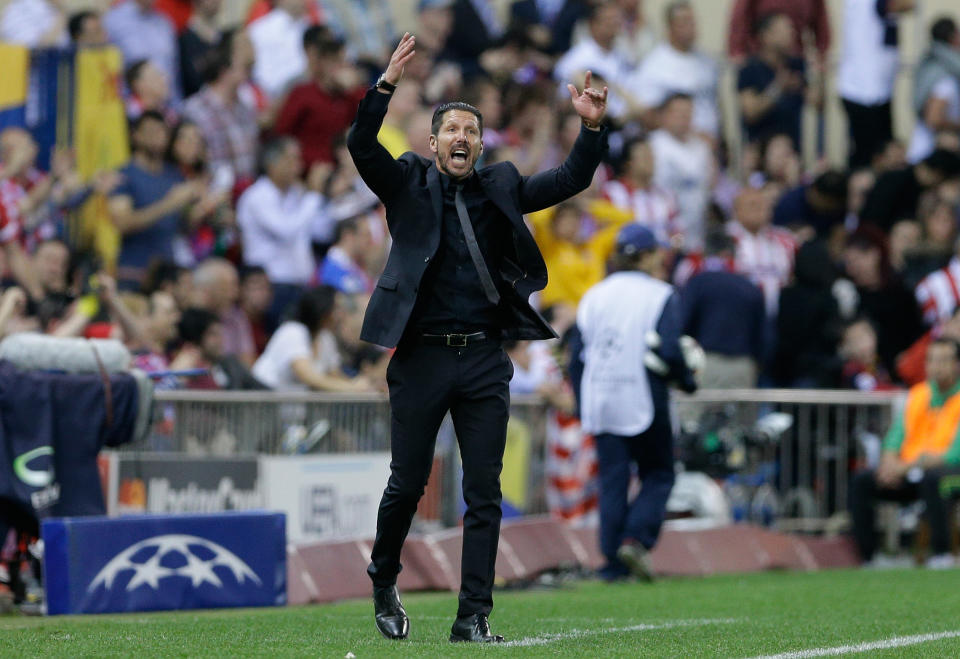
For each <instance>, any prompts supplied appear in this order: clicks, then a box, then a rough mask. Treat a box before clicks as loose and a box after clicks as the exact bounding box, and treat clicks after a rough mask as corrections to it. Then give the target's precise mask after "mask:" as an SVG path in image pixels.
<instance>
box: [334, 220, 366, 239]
mask: <svg viewBox="0 0 960 659" xmlns="http://www.w3.org/2000/svg"><path fill="white" fill-rule="evenodd" d="M359 230H360V218H359V217H348V218H344V219H342V220H340V221H339V222H337V225H336V226H335V227H334V229H333V244H334V245H336V244H337V243H338V242H340V240H341V239H342V238H343V234H345V233H356V232H357V231H359Z"/></svg>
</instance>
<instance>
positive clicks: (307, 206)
mask: <svg viewBox="0 0 960 659" xmlns="http://www.w3.org/2000/svg"><path fill="white" fill-rule="evenodd" d="M261 157H262V161H263V167H264V171H265V172H266V173H265V175H264V176H261V177H260V178H259V179H257V181H256V183H254V184H253V185H251V186H250V187H249V188H247V190H246V191H244V193H243V194H242V195H241V196H240V199H239V201H238V202H237V224H238V225H239V226H240V230H241V235H242V239H243V258H244V261H245V262H246V264H247V265H258V266H260V267H262V268H263V269H264V270H265V271H266V273H267V277H268V278H269V279H270V283H271V284H272V285H273V289H274V300H273V306H272V307H271V309H270V311H269V312H268V314H267V315H268V318H270V319H271V320H273V321H274V323H275V322H276V321H277V320H278V319H279V317H280V315H281V314H282V313H283V312H284V311H285V310H286V308H287V307H288V306H289V305H290V304H291V303H293V302H294V301H296V299H297V298H298V297H299V295H300V293H301V292H302V290H303V287H304V286H306V285H307V284H308V283H309V282H310V281H311V278H312V277H313V273H314V269H315V267H316V265H315V263H314V258H313V250H312V246H311V233H312V230H313V223H314V221H315V220H316V218H317V217H318V215H319V212H320V209H321V206H322V205H323V197H322V196H321V195H320V193H318V192H315V191H313V190H309V189H305V188H304V187H303V186H302V185H301V184H300V182H299V180H298V177H299V175H300V171H301V169H302V168H303V161H302V159H301V156H300V146H299V145H298V144H297V141H296V140H295V139H293V138H291V137H280V138H277V139H276V140H274V141H273V142H270V143H269V144H267V145H266V146H265V147H264V149H263V154H262V156H261ZM275 326H276V325H275V324H274V327H275Z"/></svg>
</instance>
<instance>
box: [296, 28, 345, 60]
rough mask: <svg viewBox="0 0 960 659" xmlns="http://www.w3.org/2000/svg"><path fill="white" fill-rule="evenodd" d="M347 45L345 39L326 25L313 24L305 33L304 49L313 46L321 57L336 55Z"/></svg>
mask: <svg viewBox="0 0 960 659" xmlns="http://www.w3.org/2000/svg"><path fill="white" fill-rule="evenodd" d="M345 47H346V44H344V43H343V40H342V39H340V37H338V36H337V35H335V34H334V33H333V32H331V31H330V28H328V27H326V26H324V25H312V26H310V27H308V28H307V30H306V31H305V32H304V33H303V49H304V50H309V49H310V48H313V49H314V50H315V51H316V52H317V55H319V56H321V57H324V56H327V55H336V54H337V53H340V52H341V51H342V50H343V49H344V48H345Z"/></svg>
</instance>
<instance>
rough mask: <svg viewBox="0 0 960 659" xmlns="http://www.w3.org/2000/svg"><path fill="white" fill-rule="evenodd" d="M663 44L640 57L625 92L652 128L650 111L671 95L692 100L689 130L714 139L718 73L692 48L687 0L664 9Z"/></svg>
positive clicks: (692, 17) (692, 31) (692, 21)
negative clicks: (691, 125)
mask: <svg viewBox="0 0 960 659" xmlns="http://www.w3.org/2000/svg"><path fill="white" fill-rule="evenodd" d="M666 22H667V41H666V42H664V43H662V44H660V45H658V46H657V47H656V48H654V49H653V50H652V51H650V54H649V55H647V56H646V58H644V60H643V62H642V63H641V64H640V68H638V69H636V70H635V71H634V72H633V73H632V74H631V75H630V77H629V79H628V80H627V82H626V90H627V92H628V93H629V94H630V95H631V97H632V98H633V99H634V101H635V102H636V103H637V104H638V105H639V107H640V108H641V111H642V116H643V118H644V119H645V122H646V123H648V124H651V125H655V117H654V114H653V113H654V111H655V110H656V108H658V107H660V106H661V105H662V104H663V102H664V101H666V100H667V99H668V98H669V97H670V96H673V95H674V94H686V95H688V96H690V97H691V98H692V99H693V128H694V130H696V131H697V132H699V133H703V134H705V135H709V136H710V137H711V138H714V137H716V136H717V133H718V132H719V129H720V117H719V113H718V111H717V108H718V107H719V105H718V100H717V84H718V79H719V72H718V70H717V65H716V63H715V62H714V61H713V60H712V59H711V58H710V57H708V56H707V55H705V54H703V53H701V52H700V51H699V50H697V49H696V41H697V21H696V15H695V14H694V13H693V7H692V5H691V4H690V2H688V0H676V1H675V2H671V3H670V4H669V5H668V6H667V10H666Z"/></svg>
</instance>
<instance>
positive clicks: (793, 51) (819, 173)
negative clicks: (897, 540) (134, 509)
mask: <svg viewBox="0 0 960 659" xmlns="http://www.w3.org/2000/svg"><path fill="white" fill-rule="evenodd" d="M65 4H66V3H64V2H61V1H59V0H13V1H12V2H10V3H9V4H8V5H7V6H6V8H5V9H4V11H3V13H2V15H0V39H2V40H3V41H7V42H16V43H21V44H24V45H27V46H29V47H31V48H40V47H69V46H73V47H76V48H95V47H100V46H105V45H108V44H112V45H113V46H115V47H116V48H118V49H119V50H120V52H121V53H122V56H123V60H124V75H123V77H122V78H123V79H122V81H120V82H119V84H121V85H122V87H123V95H124V99H125V107H126V112H127V119H128V121H129V139H130V145H131V157H130V160H129V163H127V164H126V165H125V166H124V167H122V168H121V169H119V170H118V171H115V172H103V173H100V174H98V175H96V176H95V177H93V178H92V179H91V180H81V178H80V176H79V175H78V174H77V172H76V167H75V166H74V163H73V162H72V157H71V154H70V152H69V150H66V149H58V150H57V152H56V153H54V154H53V155H52V157H51V165H50V168H49V170H50V171H40V170H39V169H38V167H37V165H36V163H37V159H38V149H37V146H36V143H35V142H34V140H33V139H32V137H31V135H30V134H29V133H28V132H27V131H25V130H23V129H20V128H7V129H5V130H4V131H3V132H2V133H0V165H2V169H0V243H2V251H0V257H2V268H3V270H4V271H5V273H6V280H7V282H8V284H9V286H8V287H7V288H6V290H5V291H4V292H3V294H2V297H0V331H2V332H3V333H11V332H17V331H26V330H34V331H43V332H49V333H52V334H57V335H61V336H67V335H87V336H114V337H118V338H121V339H122V340H123V341H124V342H126V343H127V345H129V346H130V347H131V349H132V350H133V351H134V352H135V354H136V355H137V363H138V365H140V366H141V367H143V368H145V369H147V370H150V371H166V370H171V369H174V370H176V369H206V371H207V372H208V374H209V375H208V376H204V377H196V378H190V379H177V378H167V379H165V380H162V381H161V382H162V386H168V387H203V388H271V389H279V390H288V389H305V388H312V389H317V390H327V391H351V392H357V391H374V390H377V389H384V388H385V382H384V376H383V370H384V368H385V363H386V361H387V359H388V357H389V355H388V354H386V353H385V352H382V351H380V350H378V349H374V348H373V347H371V346H367V345H363V344H361V343H360V342H359V340H358V339H357V335H358V333H359V332H358V328H359V323H360V320H361V319H362V316H363V312H364V309H365V308H366V302H367V299H368V296H369V295H370V293H371V292H372V290H373V287H374V286H375V284H376V281H377V278H378V276H379V274H380V272H381V271H382V267H383V263H384V259H385V255H386V251H387V248H388V245H389V239H390V238H389V234H388V232H387V230H386V224H385V221H384V218H383V213H382V206H381V205H380V203H379V200H378V199H377V198H376V196H375V195H373V194H372V193H371V192H370V190H368V189H367V188H366V187H365V186H364V184H363V182H362V181H361V180H360V178H359V176H358V175H357V172H356V170H355V168H354V165H353V163H352V161H351V159H350V157H349V154H348V153H347V151H346V148H345V136H346V132H347V130H348V129H349V126H350V123H351V122H352V120H353V117H354V114H355V111H356V107H357V103H358V102H359V100H360V98H361V97H362V95H363V94H364V93H365V90H366V89H367V88H368V87H369V86H370V84H372V82H373V81H374V80H375V79H376V78H377V76H378V75H379V74H380V73H381V72H382V71H383V69H384V68H385V64H386V61H387V58H388V56H389V53H390V52H391V51H392V49H393V47H394V46H395V45H396V42H397V39H398V34H397V30H396V28H395V24H396V18H397V17H396V16H395V15H394V12H395V11H396V5H395V3H393V2H390V1H389V0H366V2H363V3H357V2H349V1H342V0H274V1H273V2H269V3H268V2H265V1H264V0H258V1H256V2H253V3H252V4H251V6H250V11H249V16H248V20H247V22H246V23H245V24H242V25H237V26H235V27H233V28H231V29H226V30H225V29H222V27H221V24H220V22H219V20H218V16H219V15H220V13H221V10H222V4H223V3H222V0H193V1H192V2H188V1H186V0H166V1H163V0H122V1H120V2H117V3H115V4H113V6H112V7H111V8H110V9H109V10H108V11H106V12H105V13H103V14H99V13H97V12H94V11H82V12H79V13H76V14H73V15H67V14H66V10H65V9H64V5H65ZM915 4H916V3H915V2H914V0H889V1H887V2H876V1H875V0H844V22H843V29H844V35H843V39H842V43H843V46H842V48H841V49H839V50H838V51H837V52H836V53H835V56H834V55H832V54H831V57H833V58H834V59H836V61H837V62H838V67H837V71H836V73H837V86H838V90H839V93H840V97H841V99H842V102H843V106H844V108H845V111H846V113H847V115H848V117H849V119H850V122H849V126H850V144H851V147H850V151H849V160H848V163H847V164H846V166H844V167H842V168H837V167H830V166H828V165H827V164H826V161H824V160H819V161H817V162H816V164H814V165H813V166H812V167H804V166H803V164H802V159H801V157H800V155H799V151H800V146H801V144H802V142H803V140H804V139H805V138H804V135H803V127H804V125H805V124H804V123H803V122H802V121H801V117H802V111H803V109H804V107H805V106H813V107H815V108H816V107H821V106H822V104H823V103H824V92H823V90H824V80H825V78H826V67H827V66H828V61H830V58H828V53H832V52H833V51H831V50H830V49H831V34H830V25H829V23H828V21H827V16H826V8H825V0H790V1H784V0H749V1H748V0H736V2H735V3H734V5H733V11H732V13H731V16H730V24H729V32H728V34H729V59H728V60H726V62H718V61H715V59H713V58H712V57H710V56H708V55H707V54H705V53H704V52H703V51H702V50H701V49H700V48H699V47H698V42H699V34H700V32H701V31H702V30H703V29H704V26H703V25H702V24H701V23H700V19H699V17H698V15H697V3H695V2H690V1H689V0H674V1H672V2H670V3H668V4H667V6H666V10H665V15H664V17H663V18H664V30H663V33H662V34H660V33H657V32H655V31H654V30H653V29H652V28H651V24H650V21H649V20H648V16H646V15H645V8H644V3H643V2H642V0H518V1H514V2H510V3H494V2H491V1H490V0H418V2H417V3H416V5H415V7H416V14H417V15H416V22H417V28H416V29H415V30H414V33H415V34H416V37H417V54H416V56H415V59H414V60H412V61H411V63H410V64H409V65H408V66H407V68H406V72H405V75H404V78H403V80H402V82H401V84H400V86H399V88H398V90H397V91H396V93H395V94H394V97H393V98H392V100H391V104H390V109H389V112H388V114H387V117H386V119H385V122H384V125H383V129H382V132H381V134H380V139H381V142H382V143H383V144H384V145H385V146H386V147H387V149H388V150H389V151H390V152H391V153H392V154H393V155H394V156H399V155H400V154H401V153H403V152H405V151H409V150H412V151H415V152H417V153H420V154H421V155H425V156H427V157H429V156H430V152H429V150H428V146H427V144H428V139H427V138H428V136H429V130H430V116H431V112H432V108H433V107H435V106H436V105H437V104H438V103H440V102H442V101H449V100H455V99H459V100H465V101H468V102H470V103H472V104H474V105H476V106H477V107H478V108H479V109H480V110H481V112H482V113H483V118H484V121H483V125H484V135H483V139H484V144H485V150H484V155H483V159H482V161H481V163H480V165H481V166H482V165H483V164H490V163H493V162H498V161H502V160H510V161H512V162H514V163H515V164H516V166H517V167H518V169H519V170H520V172H521V173H522V174H527V175H528V174H532V173H534V172H537V171H540V170H543V169H546V168H549V167H553V166H556V165H558V164H559V163H560V162H562V160H563V158H564V157H565V156H566V154H567V153H568V152H569V149H570V146H571V144H572V142H573V140H574V139H576V136H577V132H578V130H579V119H578V117H577V116H576V114H575V113H573V112H572V110H571V108H570V107H569V95H568V94H566V87H565V85H566V83H567V82H572V83H573V84H575V85H578V86H580V85H582V82H583V77H584V75H585V73H586V71H587V70H590V71H592V72H593V78H594V80H595V85H598V86H601V85H606V86H608V87H609V89H610V96H609V112H608V119H607V123H608V128H609V129H610V133H609V144H610V150H609V156H608V159H607V161H606V162H605V164H604V165H603V166H602V167H601V169H600V170H599V171H598V173H597V175H596V177H595V179H594V183H593V185H592V186H591V188H590V189H589V190H587V191H586V192H584V193H582V194H581V195H579V196H578V197H577V198H575V199H574V200H572V201H570V202H568V203H565V204H562V205H560V206H558V207H556V208H553V209H548V210H546V211H541V212H539V213H535V214H533V215H531V216H530V217H528V222H529V226H530V228H531V231H532V232H533V234H534V236H535V238H536V240H537V241H538V244H539V245H540V247H541V250H542V252H543V254H544V257H545V260H546V263H547V268H548V271H549V277H550V283H549V284H548V286H547V288H546V289H545V290H544V291H543V292H542V293H541V294H540V295H539V298H538V300H537V304H538V305H539V307H540V309H541V310H542V311H543V312H544V314H545V316H546V317H547V318H548V319H550V321H551V322H552V323H553V324H554V325H555V327H556V329H557V330H558V332H559V333H560V334H561V335H562V334H564V333H565V331H566V330H568V329H569V328H570V327H571V325H572V322H573V318H574V317H575V310H576V307H577V304H578V302H579V299H580V297H581V296H582V295H583V293H584V292H585V291H586V290H587V288H589V287H590V286H591V285H592V284H594V283H596V282H598V281H599V280H600V279H601V278H602V277H603V276H604V274H605V265H606V261H607V258H608V256H609V254H610V251H611V249H612V247H613V243H614V237H615V235H616V232H617V230H618V229H619V228H620V227H621V226H623V225H624V224H626V223H629V222H639V223H642V224H644V225H646V226H648V227H650V229H651V230H652V231H653V232H654V233H655V234H656V236H657V237H658V238H659V239H660V240H661V241H662V244H663V256H664V258H663V268H662V272H661V276H662V277H663V278H664V279H666V280H668V281H671V282H672V283H674V284H675V285H676V286H677V287H678V288H679V289H680V291H681V294H682V299H683V304H684V314H685V323H686V327H685V329H686V331H687V332H688V333H689V334H691V335H692V336H694V337H695V338H696V339H697V340H698V341H699V342H700V343H701V344H702V345H703V347H704V349H705V350H706V353H707V366H706V368H705V369H704V370H703V372H702V373H701V379H702V383H701V384H702V385H704V386H708V387H741V386H755V385H758V384H760V385H764V386H784V387H838V386H842V387H853V388H858V389H879V388H884V387H892V386H896V385H898V384H912V383H915V382H917V381H919V380H920V379H922V378H923V377H924V375H923V354H924V351H925V347H926V345H927V344H928V343H929V342H930V341H931V340H932V339H935V338H937V337H939V336H954V335H956V336H957V337H960V329H958V326H960V321H958V320H957V319H956V318H955V316H956V315H957V310H958V307H960V242H958V217H960V216H958V211H960V31H958V28H957V24H956V21H955V19H954V18H953V17H950V16H943V17H940V18H937V19H936V20H935V21H934V22H933V23H932V25H930V26H929V30H928V35H929V44H928V51H927V52H926V54H925V55H924V57H923V58H922V60H921V61H920V62H919V65H918V68H917V70H916V72H915V76H914V80H915V83H914V86H913V89H912V90H911V93H912V99H911V101H912V102H911V107H912V108H913V111H914V112H915V113H916V123H915V127H914V129H913V132H912V135H911V136H910V139H909V141H908V142H900V141H898V140H897V139H895V137H894V136H893V131H892V121H891V106H892V104H891V99H892V95H893V90H894V81H895V76H896V72H897V69H898V62H899V60H898V55H897V27H898V20H899V19H900V17H901V16H903V15H904V14H905V13H907V12H911V11H913V10H914V5H915ZM501 5H504V6H505V7H506V11H502V10H501V11H496V9H503V7H501ZM725 65H726V66H733V67H735V70H736V75H735V80H736V94H735V95H734V96H733V97H732V98H733V102H732V103H731V104H730V107H723V104H722V103H721V97H722V94H721V93H720V71H721V69H722V67H723V66H725ZM731 113H732V114H735V115H737V116H739V118H740V122H741V126H742V134H743V136H744V144H743V145H731V144H727V143H726V141H725V139H724V132H723V130H722V129H721V128H722V121H721V118H722V117H723V116H724V115H725V114H727V115H729V114H731ZM741 146H742V152H743V157H742V158H740V161H742V162H741V163H740V166H739V167H738V168H737V169H736V170H734V169H733V168H732V167H731V165H730V162H731V159H730V158H729V154H730V153H731V152H732V151H733V149H734V148H736V149H740V148H741ZM91 197H102V198H103V199H105V203H104V204H103V205H102V208H103V212H104V213H105V214H106V216H107V217H108V218H109V220H110V221H111V222H112V223H113V225H114V226H115V227H116V228H117V229H118V230H119V233H120V235H121V244H120V248H119V253H118V256H117V259H116V262H115V263H110V262H104V261H103V259H101V258H98V256H97V255H96V254H95V253H93V252H91V251H89V250H85V249H80V248H79V245H78V244H76V243H75V241H73V240H72V237H71V236H70V235H68V234H67V233H66V232H65V223H66V218H67V217H69V216H70V214H71V213H73V212H74V211H75V210H76V209H77V208H79V207H80V206H81V205H82V204H84V203H85V202H87V201H88V200H89V199H90V198H91ZM510 350H511V355H512V356H513V358H514V361H515V363H516V364H517V365H518V366H522V368H518V372H522V374H523V377H520V378H517V382H516V386H515V390H516V391H541V392H548V393H549V394H550V395H552V396H558V395H560V394H559V393H558V391H559V390H558V389H557V387H556V379H557V377H558V375H557V373H558V372H559V371H558V369H557V367H556V364H553V365H551V361H550V360H551V356H550V350H549V349H547V348H544V347H542V346H535V345H529V344H520V345H519V346H511V348H510Z"/></svg>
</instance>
